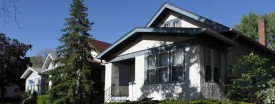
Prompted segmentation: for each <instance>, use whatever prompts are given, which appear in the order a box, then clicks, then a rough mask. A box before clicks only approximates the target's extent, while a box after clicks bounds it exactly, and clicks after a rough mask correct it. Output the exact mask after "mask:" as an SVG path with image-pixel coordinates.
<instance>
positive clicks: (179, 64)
mask: <svg viewBox="0 0 275 104" xmlns="http://www.w3.org/2000/svg"><path fill="white" fill-rule="evenodd" d="M171 58H172V70H171V73H172V82H180V81H183V80H184V76H183V70H184V65H183V64H184V63H183V62H184V55H183V50H182V49H176V50H174V51H172V52H171Z"/></svg>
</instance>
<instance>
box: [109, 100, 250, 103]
mask: <svg viewBox="0 0 275 104" xmlns="http://www.w3.org/2000/svg"><path fill="white" fill-rule="evenodd" d="M108 104H249V103H246V102H237V101H219V100H211V99H194V100H163V101H158V100H150V101H131V102H116V103H108Z"/></svg>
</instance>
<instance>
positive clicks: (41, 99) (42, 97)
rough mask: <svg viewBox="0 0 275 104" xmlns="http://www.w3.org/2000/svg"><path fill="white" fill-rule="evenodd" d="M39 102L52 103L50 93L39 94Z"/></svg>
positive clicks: (38, 103)
mask: <svg viewBox="0 0 275 104" xmlns="http://www.w3.org/2000/svg"><path fill="white" fill-rule="evenodd" d="M37 104H51V103H50V101H49V96H48V95H40V96H37Z"/></svg>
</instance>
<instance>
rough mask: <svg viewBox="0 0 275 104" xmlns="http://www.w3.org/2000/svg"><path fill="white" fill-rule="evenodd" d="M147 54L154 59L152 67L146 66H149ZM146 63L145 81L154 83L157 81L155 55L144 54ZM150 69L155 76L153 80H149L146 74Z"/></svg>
mask: <svg viewBox="0 0 275 104" xmlns="http://www.w3.org/2000/svg"><path fill="white" fill-rule="evenodd" d="M149 56H152V57H153V59H154V63H153V64H154V65H153V67H152V68H149V67H148V66H149V65H148V60H149V59H148V57H149ZM146 63H147V64H146V77H147V78H146V83H156V82H157V75H156V55H153V54H149V55H147V56H146ZM148 69H149V70H148ZM152 70H153V71H154V74H155V75H154V77H155V78H154V82H150V81H149V76H148V74H149V73H148V71H152Z"/></svg>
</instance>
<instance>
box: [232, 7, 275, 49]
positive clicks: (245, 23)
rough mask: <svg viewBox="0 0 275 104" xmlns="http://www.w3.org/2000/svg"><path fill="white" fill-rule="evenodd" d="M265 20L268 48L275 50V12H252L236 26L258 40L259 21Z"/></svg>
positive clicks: (235, 26)
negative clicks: (261, 13) (262, 13)
mask: <svg viewBox="0 0 275 104" xmlns="http://www.w3.org/2000/svg"><path fill="white" fill-rule="evenodd" d="M259 20H265V22H266V35H267V43H268V44H267V46H268V48H270V49H272V50H275V13H269V14H264V15H260V14H255V13H253V12H250V13H249V14H248V15H244V16H243V17H242V18H241V23H240V24H235V25H234V28H235V29H236V30H238V31H240V32H241V33H243V34H244V35H246V36H248V37H250V38H252V39H253V40H256V39H257V38H258V21H259Z"/></svg>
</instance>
